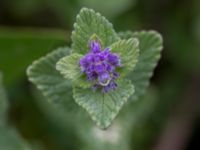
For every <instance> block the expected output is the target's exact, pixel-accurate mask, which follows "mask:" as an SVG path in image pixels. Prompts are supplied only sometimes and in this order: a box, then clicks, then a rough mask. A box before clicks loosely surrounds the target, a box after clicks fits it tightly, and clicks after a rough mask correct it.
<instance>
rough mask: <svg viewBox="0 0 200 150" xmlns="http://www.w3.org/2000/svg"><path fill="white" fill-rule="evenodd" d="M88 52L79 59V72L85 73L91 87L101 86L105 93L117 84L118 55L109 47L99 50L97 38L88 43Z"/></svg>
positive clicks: (99, 45)
mask: <svg viewBox="0 0 200 150" xmlns="http://www.w3.org/2000/svg"><path fill="white" fill-rule="evenodd" d="M89 47H90V52H89V53H87V54H86V55H85V56H84V57H82V58H81V59H80V62H79V64H80V68H81V72H82V73H85V74H86V75H87V79H88V81H90V82H92V83H93V89H94V90H96V89H97V88H101V89H102V92H104V93H107V92H108V91H110V90H115V89H116V88H117V84H116V82H115V80H116V79H117V78H118V77H119V74H118V73H117V72H116V68H117V67H120V66H121V64H120V57H119V55H117V54H115V53H111V52H110V49H109V48H106V49H104V50H101V44H100V42H99V41H98V40H92V41H91V42H90V43H89Z"/></svg>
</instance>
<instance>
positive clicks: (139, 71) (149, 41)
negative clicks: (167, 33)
mask: <svg viewBox="0 0 200 150" xmlns="http://www.w3.org/2000/svg"><path fill="white" fill-rule="evenodd" d="M119 35H120V37H121V38H123V39H129V38H131V37H132V38H138V39H139V41H140V44H139V49H140V55H139V58H138V62H137V64H136V67H135V69H134V71H133V72H131V73H130V74H129V78H130V79H131V80H132V83H133V84H134V86H135V94H134V95H132V97H131V98H130V99H132V100H137V99H138V97H139V96H141V95H143V94H144V93H145V91H146V89H147V87H148V85H149V79H150V78H151V76H152V75H153V70H154V68H155V67H156V65H157V63H158V60H159V59H160V53H161V50H162V48H163V41H162V37H161V35H160V34H159V33H157V32H155V31H141V32H134V33H133V32H122V33H120V34H119Z"/></svg>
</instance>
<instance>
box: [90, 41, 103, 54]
mask: <svg viewBox="0 0 200 150" xmlns="http://www.w3.org/2000/svg"><path fill="white" fill-rule="evenodd" d="M90 51H91V52H93V53H99V52H101V44H100V43H99V42H98V41H91V42H90Z"/></svg>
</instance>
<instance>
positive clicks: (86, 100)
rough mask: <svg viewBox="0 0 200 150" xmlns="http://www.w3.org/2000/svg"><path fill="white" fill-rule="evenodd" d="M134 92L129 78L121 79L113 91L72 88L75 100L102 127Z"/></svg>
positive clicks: (111, 119) (106, 125)
mask: <svg viewBox="0 0 200 150" xmlns="http://www.w3.org/2000/svg"><path fill="white" fill-rule="evenodd" d="M133 93H134V86H133V85H132V84H131V82H130V81H129V80H121V81H119V83H118V87H117V89H116V90H115V91H109V92H108V93H102V92H101V91H96V92H94V91H92V90H91V89H82V88H76V87H75V88H74V90H73V96H74V99H75V101H76V102H77V103H78V104H79V105H80V106H82V107H83V108H84V109H86V111H87V112H88V113H89V114H90V116H91V118H92V120H93V121H95V122H96V124H97V125H98V126H99V127H100V128H102V129H105V128H107V127H108V126H109V125H110V124H111V122H112V121H113V119H114V118H115V117H116V115H117V114H118V112H119V111H120V109H121V108H122V106H123V105H124V103H125V102H126V101H127V100H128V98H129V97H130V96H131V95H132V94H133Z"/></svg>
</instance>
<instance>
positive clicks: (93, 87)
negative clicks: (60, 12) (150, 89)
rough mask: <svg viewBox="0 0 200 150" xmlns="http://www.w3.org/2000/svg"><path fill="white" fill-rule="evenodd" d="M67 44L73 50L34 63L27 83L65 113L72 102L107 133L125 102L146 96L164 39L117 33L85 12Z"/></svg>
mask: <svg viewBox="0 0 200 150" xmlns="http://www.w3.org/2000/svg"><path fill="white" fill-rule="evenodd" d="M71 39H72V45H71V47H62V48H58V49H57V50H55V51H53V52H52V53H50V54H48V55H47V56H45V57H43V58H41V59H39V60H37V61H35V62H34V63H33V64H32V65H31V66H30V67H29V68H28V70H27V74H28V76H29V80H30V81H31V82H33V83H34V84H36V86H37V87H38V89H39V90H41V92H42V93H43V95H44V96H45V97H46V98H47V100H48V101H49V102H50V103H52V104H56V103H60V104H61V105H62V104H63V105H65V106H66V107H64V109H66V110H67V109H69V108H68V103H70V104H71V103H72V102H71V101H72V99H71V97H73V100H74V101H75V102H76V103H77V104H78V105H79V106H81V107H82V108H84V109H85V110H86V111H87V112H88V113H89V115H90V116H91V118H92V120H93V121H94V122H95V123H96V125H97V126H99V127H100V128H102V129H105V128H107V127H109V125H110V124H111V123H112V121H113V120H114V118H115V117H116V116H117V114H118V113H119V111H120V109H121V108H122V106H123V105H124V104H125V103H126V102H127V101H129V102H134V101H135V100H138V99H139V97H140V96H141V95H143V94H144V93H145V90H146V88H147V86H148V84H149V79H150V77H151V76H152V74H153V69H154V68H155V66H156V64H157V62H158V60H159V58H160V51H161V49H162V38H161V36H160V34H158V33H157V32H155V31H141V32H131V31H126V32H120V33H116V32H115V30H114V29H113V26H112V24H111V23H110V22H109V21H108V20H107V19H106V18H105V17H103V16H101V15H100V14H99V13H96V12H95V11H94V10H92V9H87V8H83V9H81V11H80V13H79V14H78V16H77V18H76V23H75V24H74V30H73V32H72V38H71ZM127 105H128V103H127ZM73 107H75V106H74V105H73ZM80 109H81V108H80Z"/></svg>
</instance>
